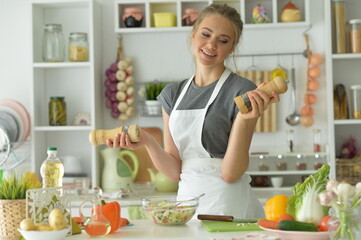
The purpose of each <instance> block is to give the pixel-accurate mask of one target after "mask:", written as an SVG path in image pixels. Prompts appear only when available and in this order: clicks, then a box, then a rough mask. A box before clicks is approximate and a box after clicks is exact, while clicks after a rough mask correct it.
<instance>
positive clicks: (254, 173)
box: [247, 146, 329, 193]
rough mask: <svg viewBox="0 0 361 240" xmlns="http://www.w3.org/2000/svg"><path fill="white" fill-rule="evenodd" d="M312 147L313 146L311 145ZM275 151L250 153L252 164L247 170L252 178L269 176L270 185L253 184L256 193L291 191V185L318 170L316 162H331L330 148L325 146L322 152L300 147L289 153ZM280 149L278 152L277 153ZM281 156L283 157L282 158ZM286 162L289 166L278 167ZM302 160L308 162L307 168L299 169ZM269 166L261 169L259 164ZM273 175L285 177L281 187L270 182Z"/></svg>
mask: <svg viewBox="0 0 361 240" xmlns="http://www.w3.org/2000/svg"><path fill="white" fill-rule="evenodd" d="M310 147H311V146H310ZM275 150H276V152H275V153H272V152H271V153H267V154H262V153H260V154H251V155H250V164H249V168H248V171H247V174H248V175H250V176H251V177H252V178H254V177H267V178H268V184H269V186H268V187H260V186H253V190H254V191H255V192H256V193H259V192H262V191H264V190H265V189H266V190H269V191H272V190H274V191H279V192H285V193H290V191H291V187H292V186H293V185H295V184H296V183H297V182H301V181H302V178H303V177H304V176H309V175H312V174H314V173H316V172H317V170H316V169H315V168H314V164H315V163H318V164H325V163H329V160H328V155H329V154H328V148H325V147H324V151H322V152H309V151H305V149H300V151H296V152H292V153H288V152H282V151H281V150H280V149H278V150H277V149H276V148H275ZM277 151H278V153H277ZM280 156H281V158H280ZM281 162H282V163H286V164H287V167H286V169H283V170H278V169H277V164H278V163H281ZM297 162H301V163H305V164H306V169H304V170H298V169H297V166H296V163H297ZM260 165H263V166H267V167H269V169H268V170H260V169H259V166H260ZM272 176H280V177H283V178H284V179H283V186H282V187H280V188H275V187H273V186H272V184H271V182H270V178H271V177H272Z"/></svg>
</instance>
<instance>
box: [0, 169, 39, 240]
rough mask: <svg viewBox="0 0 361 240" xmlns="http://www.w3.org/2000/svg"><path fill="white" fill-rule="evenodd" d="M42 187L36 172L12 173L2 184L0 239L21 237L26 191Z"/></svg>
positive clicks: (0, 189) (0, 195)
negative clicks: (20, 230) (20, 228)
mask: <svg viewBox="0 0 361 240" xmlns="http://www.w3.org/2000/svg"><path fill="white" fill-rule="evenodd" d="M34 188H41V182H40V181H39V180H38V178H37V177H36V175H35V173H30V172H26V173H25V174H24V175H16V174H12V175H10V176H8V177H4V178H3V179H2V183H1V184H0V212H1V215H0V239H7V240H10V239H19V237H21V234H20V233H19V232H18V230H17V229H18V228H19V224H20V222H21V220H23V219H24V218H26V191H27V190H28V189H34Z"/></svg>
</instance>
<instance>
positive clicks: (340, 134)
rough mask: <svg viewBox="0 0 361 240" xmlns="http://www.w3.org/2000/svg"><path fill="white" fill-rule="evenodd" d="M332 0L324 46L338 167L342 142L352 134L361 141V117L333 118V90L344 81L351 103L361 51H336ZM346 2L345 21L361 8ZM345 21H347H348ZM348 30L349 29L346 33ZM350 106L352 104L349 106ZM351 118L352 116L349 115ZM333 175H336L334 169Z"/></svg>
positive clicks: (332, 150) (330, 128)
mask: <svg viewBox="0 0 361 240" xmlns="http://www.w3.org/2000/svg"><path fill="white" fill-rule="evenodd" d="M332 4H333V3H332V1H331V0H327V1H326V2H325V26H326V29H325V32H326V37H325V40H326V42H325V46H326V57H325V59H326V78H327V93H328V94H327V95H328V97H329V99H328V100H327V107H328V111H327V112H328V119H329V120H328V134H329V141H330V144H329V145H330V162H331V164H332V167H333V168H334V169H336V165H335V159H336V156H338V155H339V154H340V151H341V145H342V143H343V142H344V141H345V140H346V139H347V138H348V137H349V136H353V137H354V138H355V139H356V141H357V142H358V143H360V142H361V120H360V119H345V120H335V119H334V106H333V97H334V95H333V90H334V87H335V85H336V84H343V85H344V86H345V88H346V89H347V92H346V94H347V98H348V104H349V107H350V103H351V101H350V100H351V99H350V86H351V85H355V84H360V77H359V76H360V75H361V69H360V66H361V54H360V53H343V54H336V53H335V52H336V51H335V42H336V40H335V34H334V28H333V27H334V21H333V12H332V11H333V5H332ZM345 4H346V7H345V8H346V22H348V21H349V20H350V19H354V18H361V13H360V11H359V9H360V8H361V2H360V1H358V0H349V1H346V2H345ZM345 24H346V23H345ZM346 34H348V32H347V33H346ZM349 110H350V108H349ZM349 118H350V116H349ZM333 174H334V175H333V176H332V177H336V172H333Z"/></svg>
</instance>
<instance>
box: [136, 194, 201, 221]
mask: <svg viewBox="0 0 361 240" xmlns="http://www.w3.org/2000/svg"><path fill="white" fill-rule="evenodd" d="M198 204H199V199H198V198H197V197H195V196H176V195H172V196H155V197H148V198H146V199H142V208H143V211H144V213H145V215H146V216H147V217H148V218H149V219H150V220H152V221H153V222H154V223H156V224H159V225H181V224H185V223H186V222H188V221H189V220H190V219H191V218H192V217H193V215H194V214H195V212H196V210H197V207H198Z"/></svg>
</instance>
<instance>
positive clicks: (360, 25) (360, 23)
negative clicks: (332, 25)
mask: <svg viewBox="0 0 361 240" xmlns="http://www.w3.org/2000/svg"><path fill="white" fill-rule="evenodd" d="M349 24H350V25H351V30H350V49H351V52H352V53H361V19H352V20H350V21H349Z"/></svg>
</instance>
